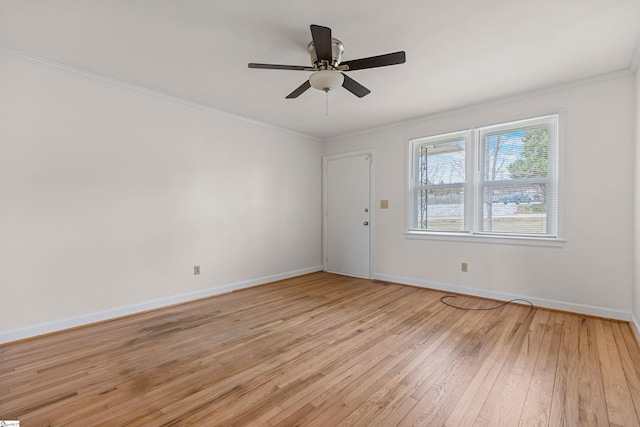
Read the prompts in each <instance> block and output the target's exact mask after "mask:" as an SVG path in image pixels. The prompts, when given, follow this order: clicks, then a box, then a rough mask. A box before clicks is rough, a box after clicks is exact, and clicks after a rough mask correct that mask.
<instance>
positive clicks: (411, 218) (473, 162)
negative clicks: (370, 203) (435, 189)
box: [405, 112, 565, 246]
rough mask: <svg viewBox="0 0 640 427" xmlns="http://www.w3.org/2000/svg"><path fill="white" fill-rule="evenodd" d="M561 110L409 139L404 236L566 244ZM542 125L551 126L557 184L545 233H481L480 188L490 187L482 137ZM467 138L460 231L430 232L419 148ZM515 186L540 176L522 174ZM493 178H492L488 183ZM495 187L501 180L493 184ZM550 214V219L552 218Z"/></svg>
mask: <svg viewBox="0 0 640 427" xmlns="http://www.w3.org/2000/svg"><path fill="white" fill-rule="evenodd" d="M562 116H563V114H562V113H561V112H553V113H549V114H544V115H539V116H533V117H529V118H525V119H518V120H511V121H505V122H501V123H495V124H491V125H485V126H478V127H474V128H468V129H464V130H458V131H455V132H447V133H441V134H435V135H430V136H426V137H418V138H414V139H410V140H409V141H408V143H407V192H406V227H405V236H406V237H407V238H411V239H438V240H452V241H472V242H487V243H505V244H524V245H543V246H562V244H563V243H564V242H565V240H564V236H563V227H562V219H563V215H562V214H563V209H562V205H563V193H562V167H561V161H562V152H563V144H562V141H563V137H562V136H563V135H562V130H563V128H562V123H563V117H562ZM541 125H548V126H549V144H548V147H547V150H548V152H547V161H548V163H547V178H546V180H545V181H546V182H547V183H548V185H551V186H552V187H555V200H556V203H555V210H553V209H552V210H551V212H549V210H547V217H546V218H547V234H528V233H527V234H524V233H521V234H518V233H506V232H490V231H483V230H482V226H483V220H484V213H483V208H484V206H483V200H482V197H483V195H482V191H483V189H484V188H485V187H487V186H488V185H486V181H484V177H483V176H482V173H483V168H482V167H481V164H480V163H481V162H482V160H483V155H482V150H483V136H484V135H488V134H495V133H497V132H504V131H507V132H508V131H510V130H514V131H515V130H521V129H522V130H525V129H527V128H535V127H539V126H541ZM456 138H458V139H464V140H465V163H466V169H465V182H464V209H463V210H464V219H463V221H464V226H463V230H462V231H440V230H426V229H420V228H418V227H417V219H416V216H417V213H418V201H417V189H418V187H419V186H417V185H416V184H417V181H418V176H417V174H418V162H419V158H418V150H419V149H420V147H421V146H424V145H427V144H438V143H439V142H440V143H442V142H445V141H451V140H452V139H456ZM514 181H515V182H514V183H516V184H518V183H520V184H526V183H528V182H529V181H530V182H532V183H533V182H534V181H536V182H537V181H540V179H539V178H532V179H527V178H522V179H517V180H514ZM487 182H491V181H487ZM491 185H497V184H489V186H491ZM550 215H551V217H550Z"/></svg>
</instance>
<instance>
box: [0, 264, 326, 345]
mask: <svg viewBox="0 0 640 427" xmlns="http://www.w3.org/2000/svg"><path fill="white" fill-rule="evenodd" d="M316 271H322V266H314V267H310V268H304V269H301V270H295V271H289V272H286V273H281V274H275V275H272V276H265V277H260V278H258V279H252V280H246V281H243V282H237V283H231V284H228V285H224V286H220V287H216V288H211V289H205V290H202V291H197V292H190V293H187V294H182V295H175V296H172V297H168V298H162V299H158V300H153V301H145V302H143V303H139V304H134V305H129V306H126V307H119V308H115V309H111V310H105V311H100V312H97V313H91V314H86V315H82V316H78V317H73V318H69V319H63V320H57V321H54V322H49V323H43V324H39V325H34V326H28V327H26V328H22V329H15V330H11V331H4V332H0V344H5V343H9V342H12V341H18V340H22V339H25V338H32V337H35V336H38V335H44V334H49V333H52V332H58V331H62V330H65V329H70V328H75V327H78V326H84V325H88V324H91V323H96V322H103V321H105V320H110V319H115V318H118V317H123V316H128V315H131V314H136V313H140V312H143V311H148V310H153V309H156V308H162V307H167V306H170V305H175V304H180V303H183V302H188V301H194V300H198V299H202V298H207V297H211V296H214V295H220V294H224V293H227V292H232V291H235V290H238V289H244V288H251V287H253V286H258V285H264V284H265V283H270V282H275V281H277V280H283V279H289V278H291V277H296V276H302V275H303V274H308V273H314V272H316Z"/></svg>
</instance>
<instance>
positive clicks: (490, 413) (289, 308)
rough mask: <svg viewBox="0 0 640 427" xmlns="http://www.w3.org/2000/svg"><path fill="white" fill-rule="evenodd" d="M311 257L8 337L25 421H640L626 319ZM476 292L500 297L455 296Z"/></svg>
mask: <svg viewBox="0 0 640 427" xmlns="http://www.w3.org/2000/svg"><path fill="white" fill-rule="evenodd" d="M444 295H445V294H444V293H442V292H438V291H432V290H427V289H422V288H414V287H409V286H402V285H397V284H393V283H384V282H376V281H370V280H364V279H357V278H352V277H344V276H339V275H335V274H330V273H325V272H317V273H312V274H309V275H305V276H301V277H297V278H291V279H286V280H282V281H278V282H274V283H270V284H266V285H262V286H258V287H254V288H249V289H244V290H240V291H237V292H231V293H228V294H223V295H218V296H216V297H212V298H206V299H202V300H198V301H192V302H189V303H185V304H179V305H175V306H171V307H165V308H163V309H160V310H153V311H149V312H145V313H139V314H136V315H133V316H128V317H123V318H120V319H113V320H110V321H107V322H102V323H97V324H94V325H90V326H87V327H83V328H77V329H73V330H69V331H64V332H60V333H56V334H51V335H47V336H43V337H38V338H34V339H30V340H24V341H20V342H15V343H9V344H6V345H2V346H0V419H3V418H4V419H19V420H20V421H21V425H26V426H60V425H63V426H82V427H86V426H101V425H104V426H119V425H127V426H154V427H155V426H170V425H181V426H182V425H197V426H230V425H235V426H271V427H273V426H293V425H300V426H303V425H304V426H327V425H331V426H397V425H429V426H432V425H447V426H467V425H469V426H471V425H488V426H497V425H518V424H520V425H523V426H525V425H526V426H528V425H548V426H557V425H625V426H634V425H640V424H639V422H638V413H639V412H640V411H638V410H637V408H640V346H639V345H638V342H637V340H636V338H635V336H634V335H633V331H632V330H631V329H630V327H629V325H628V324H626V323H624V322H616V321H608V320H604V319H597V318H591V317H585V316H579V315H573V314H569V313H561V312H554V311H550V310H541V309H532V308H530V307H529V306H523V305H516V304H509V305H506V306H504V307H502V308H499V309H496V310H489V311H464V310H457V309H455V308H452V307H448V306H445V305H444V304H442V303H441V301H440V298H441V297H442V296H444ZM455 302H456V304H458V305H460V306H463V307H468V308H482V307H488V306H494V305H496V304H495V302H493V301H489V300H485V299H480V298H473V297H465V296H461V295H459V296H457V298H456V300H455Z"/></svg>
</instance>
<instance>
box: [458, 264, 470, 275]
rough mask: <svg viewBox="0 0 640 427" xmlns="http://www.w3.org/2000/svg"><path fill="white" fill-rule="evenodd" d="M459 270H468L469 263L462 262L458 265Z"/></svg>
mask: <svg viewBox="0 0 640 427" xmlns="http://www.w3.org/2000/svg"><path fill="white" fill-rule="evenodd" d="M460 270H462V272H463V273H466V272H467V271H469V264H467V263H466V262H463V263H462V265H460Z"/></svg>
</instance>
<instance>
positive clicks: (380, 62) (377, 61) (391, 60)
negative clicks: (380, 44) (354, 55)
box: [340, 50, 407, 71]
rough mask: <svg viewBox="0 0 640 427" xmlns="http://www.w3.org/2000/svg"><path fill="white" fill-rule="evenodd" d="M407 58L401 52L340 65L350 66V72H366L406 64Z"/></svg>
mask: <svg viewBox="0 0 640 427" xmlns="http://www.w3.org/2000/svg"><path fill="white" fill-rule="evenodd" d="M406 60H407V57H406V55H405V53H404V51H403V50H401V51H400V52H394V53H387V54H386V55H378V56H371V57H369V58H361V59H354V60H353V61H345V62H341V63H340V65H341V66H342V65H347V66H349V70H348V71H353V70H364V69H365V68H376V67H386V66H387V65H396V64H404V62H405V61H406Z"/></svg>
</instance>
